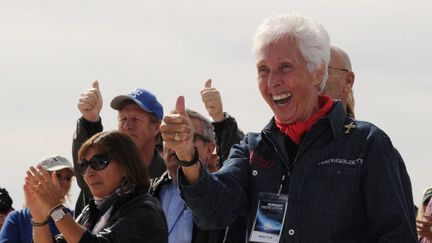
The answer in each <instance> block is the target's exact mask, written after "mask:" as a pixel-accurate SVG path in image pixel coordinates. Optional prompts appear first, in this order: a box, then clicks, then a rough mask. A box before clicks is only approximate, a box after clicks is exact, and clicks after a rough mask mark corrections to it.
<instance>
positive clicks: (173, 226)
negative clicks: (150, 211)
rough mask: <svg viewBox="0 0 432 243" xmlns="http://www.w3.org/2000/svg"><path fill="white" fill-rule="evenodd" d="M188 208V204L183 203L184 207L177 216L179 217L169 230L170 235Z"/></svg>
mask: <svg viewBox="0 0 432 243" xmlns="http://www.w3.org/2000/svg"><path fill="white" fill-rule="evenodd" d="M185 210H186V204H184V205H183V209H182V210H181V212H180V213H179V215H178V216H177V219H176V220H175V221H174V224H173V225H172V227H171V229H170V230H169V231H168V235H170V234H171V232H172V231H173V229H174V228H175V226H176V225H177V223H178V221H179V220H180V218H181V216H182V215H183V213H184V211H185Z"/></svg>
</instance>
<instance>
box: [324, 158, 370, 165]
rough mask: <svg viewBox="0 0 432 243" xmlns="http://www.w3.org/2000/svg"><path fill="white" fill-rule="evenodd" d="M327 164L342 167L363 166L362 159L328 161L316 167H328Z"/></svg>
mask: <svg viewBox="0 0 432 243" xmlns="http://www.w3.org/2000/svg"><path fill="white" fill-rule="evenodd" d="M328 164H344V165H358V164H361V165H362V164H363V159H362V158H358V159H353V160H351V159H328V160H324V161H321V162H319V163H318V166H322V165H328Z"/></svg>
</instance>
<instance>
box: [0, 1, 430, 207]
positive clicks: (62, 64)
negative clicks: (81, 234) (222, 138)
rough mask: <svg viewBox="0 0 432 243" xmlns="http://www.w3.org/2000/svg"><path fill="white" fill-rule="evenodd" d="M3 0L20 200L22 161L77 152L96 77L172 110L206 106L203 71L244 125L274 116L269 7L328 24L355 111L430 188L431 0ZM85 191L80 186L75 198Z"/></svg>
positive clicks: (0, 180) (12, 166)
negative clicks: (179, 103) (85, 101)
mask: <svg viewBox="0 0 432 243" xmlns="http://www.w3.org/2000/svg"><path fill="white" fill-rule="evenodd" d="M197 2H198V1H176V2H174V1H173V2H168V1H129V0H126V1H113V0H94V1H88V0H75V1H59V0H55V1H54V0H50V1H45V0H43V1H2V2H1V3H0V30H1V32H0V33H1V37H0V51H1V52H0V101H1V104H2V107H3V110H2V119H0V127H1V128H0V129H1V136H0V152H1V154H2V155H3V156H2V157H3V161H2V164H3V165H4V166H3V168H2V169H1V170H0V186H3V187H6V188H7V189H8V190H9V191H10V193H11V194H12V196H13V197H14V200H15V203H14V205H15V207H17V208H21V207H22V204H23V193H22V184H23V178H24V176H25V170H26V169H27V168H28V166H30V165H33V164H36V163H37V162H38V160H39V159H41V158H43V157H45V156H46V155H49V154H61V155H64V156H66V157H67V158H70V159H71V141H72V135H73V131H74V129H75V122H76V120H77V118H78V117H79V115H80V114H79V111H78V109H77V107H76V104H77V100H78V97H79V95H80V93H81V92H83V91H84V90H85V89H87V88H90V87H91V82H92V80H94V79H98V80H100V86H101V92H102V96H103V99H104V108H103V112H102V119H103V122H104V126H105V128H106V129H107V130H110V129H115V127H116V113H115V112H114V111H113V110H111V108H110V107H109V102H110V101H111V99H112V98H113V97H114V96H115V95H117V94H124V93H127V92H128V91H129V90H131V89H133V88H135V87H142V88H145V89H148V90H151V91H153V92H154V93H155V94H156V95H157V96H158V98H159V100H160V101H161V103H162V104H163V105H164V107H165V110H170V109H172V108H173V107H174V105H175V100H176V97H177V96H178V95H184V96H185V97H186V105H187V106H188V107H189V108H192V109H195V110H198V111H200V112H202V113H204V114H206V113H205V109H204V106H203V105H202V103H201V98H200V94H199V91H200V90H201V89H202V87H203V86H204V81H205V80H206V79H207V78H213V86H215V87H217V88H218V89H219V90H220V91H221V94H222V98H223V101H224V107H225V110H226V111H228V112H229V113H230V114H232V115H233V116H235V117H236V118H237V120H238V122H239V125H240V127H241V128H242V129H243V130H244V131H260V130H261V129H262V127H263V126H264V125H265V124H266V123H267V122H268V121H269V119H270V118H271V115H272V113H271V111H270V110H269V108H268V107H267V106H266V105H265V102H264V101H263V99H262V98H261V96H260V94H259V92H258V88H257V83H256V71H255V67H254V58H253V56H252V53H251V51H250V50H251V40H252V36H253V34H254V30H255V28H256V26H257V25H258V24H259V23H260V22H261V21H262V20H263V19H264V18H265V17H267V16H269V15H273V14H279V13H286V12H292V11H294V12H298V13H300V14H304V15H307V16H309V17H311V18H312V19H314V20H316V21H318V22H320V23H321V24H323V25H324V27H325V28H326V29H327V31H328V32H329V35H330V38H331V42H332V44H333V45H336V46H339V47H341V48H342V49H344V50H345V51H346V52H347V53H348V54H349V55H350V57H351V60H352V64H353V69H354V71H355V73H356V81H355V84H354V92H355V93H354V94H355V98H356V113H357V117H358V118H359V119H361V120H367V121H370V122H372V123H375V124H376V125H378V126H379V127H380V128H381V129H383V130H384V131H385V132H387V133H388V134H389V136H390V138H391V139H392V142H393V143H394V145H395V147H396V148H398V150H399V151H400V153H401V155H402V156H403V158H404V159H405V161H406V166H407V168H408V171H409V173H410V175H411V180H412V184H413V191H414V198H415V200H416V202H417V201H418V200H419V198H420V196H421V191H422V190H423V189H424V188H425V187H427V186H432V176H431V174H430V171H431V169H432V164H431V163H432V162H431V161H430V160H431V159H430V158H431V157H432V149H431V145H432V135H431V129H430V128H429V127H428V126H429V124H432V115H431V112H430V111H431V109H430V107H429V106H430V104H431V103H432V82H431V81H430V77H429V75H428V74H427V73H428V71H427V70H429V68H430V63H431V62H430V60H429V59H430V57H431V56H432V48H431V46H430V43H432V32H431V29H432V26H431V23H432V16H431V15H430V13H429V11H430V9H432V3H431V2H430V1H427V0H424V1H423V0H414V1H389V0H383V1H372V0H364V1H342V0H340V1H339V0H326V1H318V0H316V1H312V0H302V1H260V2H258V1H255V2H251V1H244V0H242V1H226V0H222V1H199V2H198V3H197ZM76 191H77V189H76V188H74V189H73V190H72V200H75V197H76V194H77V193H76Z"/></svg>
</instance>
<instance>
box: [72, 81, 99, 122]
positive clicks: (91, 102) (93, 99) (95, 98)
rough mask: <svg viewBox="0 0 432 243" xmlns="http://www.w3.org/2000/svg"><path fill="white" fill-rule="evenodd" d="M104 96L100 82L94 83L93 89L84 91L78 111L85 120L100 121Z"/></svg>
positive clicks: (79, 101)
mask: <svg viewBox="0 0 432 243" xmlns="http://www.w3.org/2000/svg"><path fill="white" fill-rule="evenodd" d="M102 104H103V102H102V95H101V93H100V90H99V82H98V81H97V80H95V81H93V83H92V88H91V89H87V90H86V91H84V92H83V93H82V94H81V96H80V97H79V99H78V109H79V110H80V112H81V114H82V116H83V117H84V119H86V120H87V121H90V122H97V121H99V119H100V118H99V114H100V111H101V110H102Z"/></svg>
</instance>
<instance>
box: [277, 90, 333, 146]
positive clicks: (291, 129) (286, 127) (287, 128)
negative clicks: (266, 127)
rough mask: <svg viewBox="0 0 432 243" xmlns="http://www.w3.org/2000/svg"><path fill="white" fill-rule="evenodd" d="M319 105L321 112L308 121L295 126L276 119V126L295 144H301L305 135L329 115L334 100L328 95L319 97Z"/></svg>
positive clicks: (297, 123)
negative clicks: (322, 118) (319, 120)
mask: <svg viewBox="0 0 432 243" xmlns="http://www.w3.org/2000/svg"><path fill="white" fill-rule="evenodd" d="M318 103H319V106H320V107H321V108H320V110H319V111H317V112H316V113H315V114H313V115H312V116H310V117H309V119H307V120H306V121H304V122H302V121H300V122H296V123H293V124H283V123H282V122H281V121H279V120H278V119H277V118H276V117H275V121H276V126H277V127H278V128H279V130H280V131H281V132H282V133H284V134H286V135H287V136H288V137H289V138H290V139H291V140H292V141H293V142H294V143H296V144H297V145H298V144H300V141H301V138H302V136H303V134H305V133H306V132H307V131H309V129H311V127H312V126H313V125H314V124H315V123H316V122H317V121H318V119H320V118H321V117H323V116H325V115H327V113H328V112H329V111H330V109H331V108H332V107H333V100H332V99H331V98H330V97H329V96H326V95H322V96H318Z"/></svg>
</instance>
